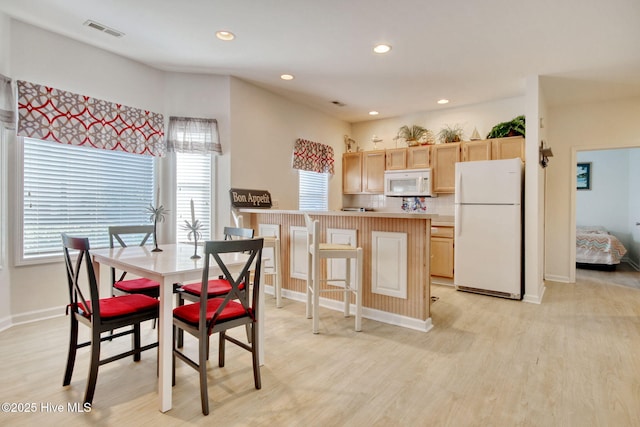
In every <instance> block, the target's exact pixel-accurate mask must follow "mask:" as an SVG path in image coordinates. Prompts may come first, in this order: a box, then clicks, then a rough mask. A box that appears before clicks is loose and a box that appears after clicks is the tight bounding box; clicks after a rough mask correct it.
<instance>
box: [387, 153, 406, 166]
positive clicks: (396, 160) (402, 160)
mask: <svg viewBox="0 0 640 427" xmlns="http://www.w3.org/2000/svg"><path fill="white" fill-rule="evenodd" d="M386 161H387V164H386V168H387V170H400V169H406V168H407V149H406V148H391V149H388V150H386Z"/></svg>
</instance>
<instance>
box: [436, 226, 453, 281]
mask: <svg viewBox="0 0 640 427" xmlns="http://www.w3.org/2000/svg"><path fill="white" fill-rule="evenodd" d="M453 244H454V239H453V227H441V226H432V227H431V276H437V277H446V278H448V279H453Z"/></svg>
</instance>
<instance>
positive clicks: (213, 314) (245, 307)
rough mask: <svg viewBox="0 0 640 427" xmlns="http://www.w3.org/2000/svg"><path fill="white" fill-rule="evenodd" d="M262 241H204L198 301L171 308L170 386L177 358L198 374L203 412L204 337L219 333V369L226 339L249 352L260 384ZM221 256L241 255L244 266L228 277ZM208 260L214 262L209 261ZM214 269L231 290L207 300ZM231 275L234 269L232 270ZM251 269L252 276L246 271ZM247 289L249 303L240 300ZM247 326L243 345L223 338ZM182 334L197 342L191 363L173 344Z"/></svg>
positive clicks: (257, 385) (206, 401) (206, 410)
mask: <svg viewBox="0 0 640 427" xmlns="http://www.w3.org/2000/svg"><path fill="white" fill-rule="evenodd" d="M262 247H263V239H249V240H223V241H208V242H205V247H204V255H205V260H204V269H203V271H202V280H201V282H200V298H199V301H198V302H196V303H192V304H186V305H182V306H179V307H176V308H175V309H174V310H173V327H174V340H173V384H174V385H175V380H176V378H175V377H176V375H175V374H176V371H175V361H176V357H177V358H178V359H180V360H182V361H184V362H185V363H186V364H187V365H189V366H191V367H192V368H194V369H196V370H197V371H198V372H199V374H200V400H201V404H202V413H203V414H204V415H208V414H209V397H208V389H207V356H208V349H209V345H208V342H209V336H210V335H211V334H215V333H218V334H219V344H218V366H220V367H223V366H224V364H225V344H226V341H229V342H231V343H233V344H236V345H237V346H239V347H240V348H243V349H245V350H247V351H249V352H251V354H252V361H253V378H254V384H255V388H256V389H260V388H261V387H262V385H261V380H260V364H259V360H258V354H259V353H258V339H257V338H258V328H259V327H260V325H259V324H258V319H259V310H261V309H262V307H260V306H259V294H260V268H261V261H262ZM226 254H236V255H237V256H244V257H246V261H245V262H244V263H243V267H242V269H241V270H240V272H239V273H237V274H232V273H231V272H230V268H229V267H228V266H227V265H226V264H225V262H224V260H223V258H224V256H225V255H226ZM211 260H213V263H212V261H211ZM212 265H213V266H217V267H218V268H219V269H220V270H221V271H222V273H223V277H224V280H226V281H227V282H228V283H229V284H230V285H231V290H230V291H229V292H228V293H227V294H226V295H225V296H224V297H215V298H209V297H208V294H207V288H208V286H209V271H210V267H211V266H212ZM233 270H234V271H236V269H233ZM252 270H253V272H254V273H253V274H251V271H252ZM249 286H250V287H251V288H252V292H251V294H252V298H251V300H250V301H247V300H245V299H244V297H243V294H244V293H245V291H246V290H247V287H249ZM243 325H248V326H249V330H250V331H251V338H250V339H249V340H248V341H249V342H248V343H244V342H242V341H240V340H239V339H236V338H234V337H231V336H229V335H227V331H228V330H229V329H232V328H236V327H238V326H243ZM179 330H182V331H185V332H187V333H189V334H191V335H193V336H194V337H196V338H197V339H198V360H197V361H195V360H193V359H191V358H190V357H189V356H187V355H186V354H184V353H183V352H182V351H181V350H180V349H179V347H178V345H177V332H178V331H179Z"/></svg>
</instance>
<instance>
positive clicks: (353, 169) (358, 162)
mask: <svg viewBox="0 0 640 427" xmlns="http://www.w3.org/2000/svg"><path fill="white" fill-rule="evenodd" d="M342 192H343V193H344V194H357V193H360V192H362V152H358V153H344V154H343V155H342Z"/></svg>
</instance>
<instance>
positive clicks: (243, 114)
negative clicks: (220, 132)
mask: <svg viewBox="0 0 640 427" xmlns="http://www.w3.org/2000/svg"><path fill="white" fill-rule="evenodd" d="M350 128H351V126H350V125H349V124H348V123H347V122H344V121H341V120H338V119H335V118H333V117H331V116H328V115H325V114H323V113H319V112H318V111H316V110H313V109H311V108H309V107H306V106H303V105H300V104H295V103H293V102H291V101H288V100H286V99H284V98H282V97H280V96H278V95H275V94H273V93H271V92H268V91H266V90H264V89H261V88H258V87H256V86H254V85H252V84H250V83H247V82H245V81H243V80H240V79H236V78H232V79H231V134H232V137H233V145H232V147H231V182H232V183H233V186H234V187H237V188H250V189H258V190H269V191H270V192H271V196H272V199H273V200H277V202H278V208H279V209H298V172H297V170H295V169H292V168H291V160H292V153H293V146H294V143H295V141H296V139H298V138H304V139H308V140H310V141H315V142H320V143H323V144H327V145H331V146H332V147H333V148H334V153H335V174H334V176H333V177H332V178H330V180H329V209H331V210H335V209H340V208H341V207H342V152H343V151H344V144H343V135H345V134H348V133H349V132H350ZM257 183H258V184H257ZM256 186H257V187H258V188H256ZM222 199H223V200H224V197H222ZM227 202H228V199H227ZM228 206H229V205H228Z"/></svg>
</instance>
